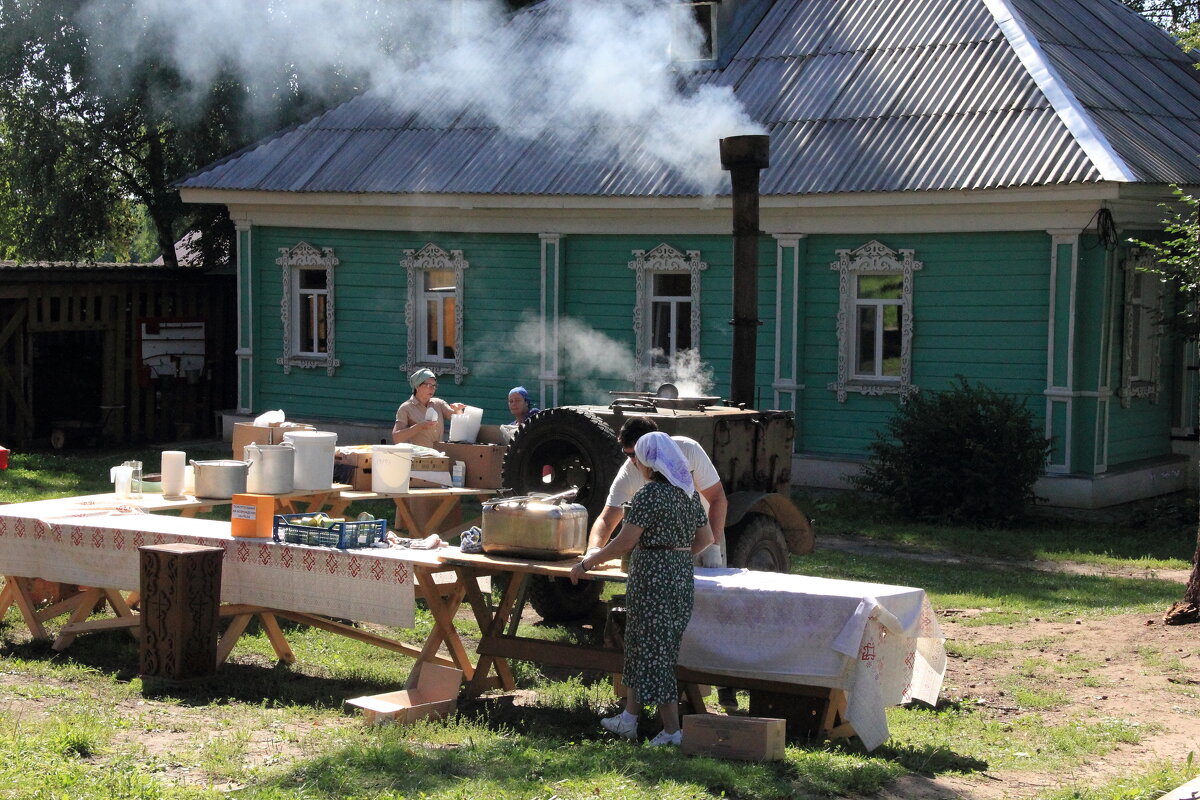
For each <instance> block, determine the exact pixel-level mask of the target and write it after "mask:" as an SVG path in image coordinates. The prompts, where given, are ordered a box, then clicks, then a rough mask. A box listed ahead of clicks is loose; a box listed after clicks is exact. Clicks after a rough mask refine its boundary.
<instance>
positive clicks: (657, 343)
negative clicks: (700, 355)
mask: <svg viewBox="0 0 1200 800" xmlns="http://www.w3.org/2000/svg"><path fill="white" fill-rule="evenodd" d="M629 268H630V269H631V270H633V271H634V272H635V273H636V281H637V297H636V300H635V305H634V309H633V332H634V338H635V340H636V351H637V352H636V354H635V357H636V359H637V364H638V367H639V370H640V372H639V373H638V374H637V375H636V376H634V380H635V382H637V383H639V384H640V383H643V382H645V381H647V380H649V379H650V377H651V372H652V370H653V369H654V368H661V367H664V366H667V365H668V364H670V363H671V361H672V360H673V359H677V358H678V357H680V356H681V355H683V354H684V353H685V352H686V351H689V350H691V351H696V350H699V346H700V273H701V272H703V271H704V270H706V269H708V264H706V263H705V262H703V261H701V260H700V251H699V250H689V251H687V253H686V254H685V253H683V252H681V251H679V250H676V249H675V248H674V247H671V246H670V245H669V244H665V243H664V244H660V245H659V246H658V247H656V248H654V249H653V250H650V251H648V252H647V251H645V250H634V251H633V261H630V262H629Z"/></svg>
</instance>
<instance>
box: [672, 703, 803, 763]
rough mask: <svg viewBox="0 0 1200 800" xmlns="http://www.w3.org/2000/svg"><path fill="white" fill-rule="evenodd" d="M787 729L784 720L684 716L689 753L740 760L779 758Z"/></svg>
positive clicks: (719, 715) (708, 715)
mask: <svg viewBox="0 0 1200 800" xmlns="http://www.w3.org/2000/svg"><path fill="white" fill-rule="evenodd" d="M784 729H785V723H784V721H783V720H781V719H771V718H768V717H728V716H725V715H723V714H688V715H686V716H685V717H684V718H683V744H682V750H683V752H684V753H686V754H687V755H695V756H711V757H713V758H730V759H736V760H739V761H779V760H781V759H782V758H783V739H784V732H785V731H784Z"/></svg>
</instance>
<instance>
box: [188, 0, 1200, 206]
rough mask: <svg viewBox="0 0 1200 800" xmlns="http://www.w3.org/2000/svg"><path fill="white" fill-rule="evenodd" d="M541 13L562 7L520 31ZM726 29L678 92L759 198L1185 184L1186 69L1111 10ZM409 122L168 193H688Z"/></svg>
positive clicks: (981, 10)
mask: <svg viewBox="0 0 1200 800" xmlns="http://www.w3.org/2000/svg"><path fill="white" fill-rule="evenodd" d="M558 2H570V0H545V1H544V2H543V3H541V4H539V5H536V6H534V7H532V9H531V10H530V11H529V12H527V13H532V14H534V17H533V19H537V12H538V10H539V9H543V8H545V7H547V6H549V5H551V4H553V3H558ZM742 10H743V11H744V12H745V13H746V14H752V15H754V16H752V17H747V18H746V19H745V20H743V23H744V27H745V28H747V29H746V30H745V31H743V33H744V38H742V40H741V43H740V45H739V46H738V48H737V49H736V51H735V52H734V53H733V54H732V56H731V57H729V58H728V59H727V60H723V61H722V62H721V63H720V64H718V65H716V66H714V67H713V68H711V69H708V70H706V71H701V72H698V73H695V74H693V75H692V76H691V78H690V82H689V89H690V90H693V91H694V90H697V89H700V88H701V87H703V86H706V85H711V86H722V87H724V86H728V87H731V88H732V90H733V92H734V94H735V96H736V97H737V99H738V100H739V101H740V102H741V103H742V105H743V106H744V107H745V109H746V111H747V113H748V114H749V116H750V117H751V118H752V119H754V120H756V121H757V122H759V123H760V124H761V125H762V126H763V127H764V128H765V129H766V131H767V132H768V133H769V135H770V137H771V168H770V169H768V170H766V171H765V172H764V173H763V177H762V187H761V190H762V193H763V194H764V195H780V196H784V195H805V194H820V193H840V192H903V191H921V190H972V189H994V188H1006V187H1023V186H1053V185H1065V184H1080V183H1095V182H1100V181H1118V182H1144V183H1152V184H1165V183H1183V184H1200V157H1198V155H1200V72H1197V69H1196V61H1197V59H1196V58H1195V56H1194V55H1193V54H1191V53H1187V52H1185V51H1183V50H1182V49H1181V48H1180V47H1179V46H1178V45H1177V44H1176V43H1175V41H1174V40H1173V39H1171V38H1170V37H1169V36H1168V35H1167V34H1166V33H1164V32H1163V31H1162V30H1160V29H1159V28H1157V27H1156V26H1154V25H1152V24H1151V23H1149V22H1148V21H1146V20H1145V19H1144V18H1142V17H1141V16H1140V15H1138V14H1136V13H1135V12H1133V11H1131V10H1129V9H1128V8H1127V7H1125V6H1124V5H1123V4H1122V3H1120V2H1119V1H1118V0H893V2H890V3H867V2H857V0H749V2H747V3H745V4H744V6H743V7H742ZM755 18H756V19H757V23H754V19H755ZM533 30H535V31H536V26H534V27H533ZM524 46H536V42H533V43H532V44H531V43H530V42H528V41H526V42H525V44H524ZM531 80H536V76H532V77H531ZM407 108H408V110H404V109H400V108H398V107H396V106H395V105H394V103H393V102H392V101H391V100H389V99H388V98H385V97H382V96H379V95H376V94H372V93H367V94H364V95H362V96H359V97H357V98H354V99H353V100H350V101H349V102H347V103H345V104H343V105H341V106H339V107H337V108H334V109H332V110H331V111H329V112H327V113H325V114H323V115H321V116H320V117H317V118H316V119H314V120H312V121H310V122H308V123H306V124H304V125H301V126H299V127H296V128H294V129H291V130H289V131H285V132H282V133H279V134H277V135H275V136H273V137H270V138H268V139H266V140H264V141H262V142H260V143H258V144H257V145H255V146H253V147H250V148H247V149H246V150H244V151H242V152H240V153H237V154H234V155H233V156H231V157H229V158H227V159H225V160H223V161H221V162H218V163H216V164H213V165H210V166H209V167H206V168H205V169H203V170H201V171H199V172H197V173H195V174H193V175H191V176H188V177H187V178H185V179H183V180H182V181H181V182H180V186H181V187H183V188H194V189H218V190H252V191H271V192H335V193H388V194H418V193H455V194H481V195H562V196H566V195H577V196H601V197H603V196H610V197H645V196H692V195H697V194H700V193H701V190H700V189H699V188H698V187H696V186H695V185H693V184H692V183H690V182H689V181H688V180H686V179H685V178H684V177H682V176H681V175H680V174H678V173H677V172H675V171H674V170H673V169H672V168H670V167H668V166H665V165H663V164H662V163H661V162H659V161H657V160H656V159H654V158H652V157H649V156H648V155H647V153H646V151H645V150H644V149H641V148H639V146H638V142H637V141H634V142H632V143H630V144H629V146H624V147H621V148H619V150H618V148H615V147H600V148H593V149H591V150H587V151H582V152H581V151H579V150H578V149H576V148H575V147H573V146H572V147H563V146H562V145H563V143H562V142H560V141H556V139H557V138H558V137H557V135H556V134H553V133H549V134H542V135H541V136H538V137H536V138H532V139H530V138H522V137H520V136H517V135H514V134H512V133H508V132H505V131H502V130H500V129H498V128H496V127H494V126H492V125H489V124H487V123H486V122H483V121H482V119H481V115H478V114H475V113H471V109H463V113H461V114H457V115H449V114H445V113H441V114H438V115H437V118H436V119H437V120H440V121H433V122H431V120H430V117H429V115H423V114H421V113H414V112H413V111H412V110H411V109H412V108H413V105H412V104H411V103H410V104H409V105H408V106H407ZM714 150H715V143H714ZM725 186H726V189H725V191H727V190H728V184H727V182H726V184H725Z"/></svg>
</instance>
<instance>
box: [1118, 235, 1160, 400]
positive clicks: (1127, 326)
mask: <svg viewBox="0 0 1200 800" xmlns="http://www.w3.org/2000/svg"><path fill="white" fill-rule="evenodd" d="M1153 263H1154V255H1153V253H1150V252H1149V251H1145V250H1142V249H1141V248H1136V247H1135V248H1133V249H1132V250H1130V252H1129V255H1128V256H1127V257H1126V259H1125V261H1124V263H1123V264H1122V265H1121V267H1122V269H1123V270H1124V276H1125V292H1124V295H1125V303H1124V310H1125V314H1124V324H1123V326H1122V328H1123V329H1122V336H1121V388H1120V389H1119V390H1117V395H1118V396H1119V397H1120V398H1121V407H1122V408H1129V406H1130V405H1131V404H1132V402H1133V399H1134V398H1135V397H1145V398H1148V399H1149V400H1150V402H1151V403H1157V402H1158V395H1159V392H1160V391H1161V389H1162V377H1161V374H1162V373H1161V371H1162V336H1163V334H1162V328H1161V327H1160V323H1161V322H1162V320H1163V316H1164V311H1163V298H1164V297H1165V292H1163V291H1162V290H1161V287H1159V292H1158V297H1157V301H1155V300H1151V302H1150V303H1146V302H1144V300H1143V302H1142V303H1138V304H1135V303H1134V287H1135V284H1136V282H1137V277H1138V273H1139V272H1142V271H1145V270H1146V269H1148V268H1149V267H1150V266H1151V265H1152V264H1153ZM1143 285H1145V284H1143ZM1139 314H1145V318H1144V319H1143V320H1142V325H1141V326H1140V328H1141V329H1142V332H1143V333H1142V335H1143V336H1145V335H1147V334H1146V331H1148V330H1151V329H1153V330H1155V333H1153V334H1150V337H1151V339H1152V340H1153V345H1152V346H1151V347H1150V363H1149V364H1147V365H1145V367H1144V369H1145V370H1146V371H1147V372H1148V373H1149V374H1148V375H1145V376H1141V375H1140V376H1138V377H1139V380H1133V375H1132V372H1133V361H1134V355H1135V353H1136V351H1137V350H1138V348H1139V347H1140V346H1141V342H1136V341H1134V335H1133V332H1134V328H1135V323H1136V321H1137V316H1138V315H1139Z"/></svg>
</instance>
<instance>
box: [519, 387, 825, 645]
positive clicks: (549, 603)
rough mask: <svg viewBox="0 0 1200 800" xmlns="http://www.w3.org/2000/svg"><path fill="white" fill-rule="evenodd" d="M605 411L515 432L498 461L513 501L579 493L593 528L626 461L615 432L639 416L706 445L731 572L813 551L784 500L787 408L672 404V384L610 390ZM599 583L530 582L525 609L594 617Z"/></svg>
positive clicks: (775, 565) (569, 409)
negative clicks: (722, 499) (719, 494)
mask: <svg viewBox="0 0 1200 800" xmlns="http://www.w3.org/2000/svg"><path fill="white" fill-rule="evenodd" d="M613 394H614V395H615V399H614V400H613V402H612V403H611V404H610V405H608V406H595V405H582V406H560V407H557V408H550V409H546V410H545V411H542V412H540V413H538V414H536V415H534V416H533V417H531V418H530V419H529V420H527V421H526V422H525V423H524V424H522V425H521V426H520V427H519V428H518V429H517V430H516V432H515V434H514V436H513V439H512V442H511V443H510V444H509V446H508V450H507V452H506V453H505V456H504V466H503V473H502V475H503V483H504V486H505V488H507V489H510V490H512V491H513V492H514V493H516V494H518V495H526V494H531V493H534V492H543V493H556V492H559V491H563V490H566V489H570V488H571V487H576V488H577V490H578V491H577V493H576V496H575V502H577V503H580V504H582V505H583V506H585V507H586V508H587V510H588V524H589V526H590V525H591V523H592V522H594V521H595V519H596V517H597V516H599V514H600V512H601V511H602V510H603V508H604V501H605V499H606V498H607V497H608V489H609V486H610V485H611V484H612V482H613V479H614V478H615V477H616V475H617V471H618V470H619V469H620V468H621V465H622V463H623V462H624V458H625V457H624V456H623V455H622V453H621V447H620V444H619V443H618V441H617V431H619V430H620V429H621V425H623V424H624V422H625V420H626V419H628V418H629V417H633V416H646V417H650V418H652V419H653V420H654V422H655V423H656V424H657V425H658V428H659V430H661V431H663V432H664V433H667V434H669V435H671V436H687V437H688V438H691V439H695V440H696V441H697V442H699V443H700V444H701V446H703V447H704V450H705V452H707V453H708V455H709V457H710V458H711V459H712V462H713V464H714V465H715V466H716V468H717V472H718V473H719V474H720V476H721V484H722V486H723V487H724V489H725V493H726V496H727V497H728V500H729V512H728V516H727V517H726V520H725V535H726V538H727V553H728V561H729V566H731V567H746V568H749V569H759V570H770V571H775V572H787V571H788V562H789V557H790V556H789V554H795V555H804V554H805V553H809V552H811V551H812V549H813V529H812V522H811V520H810V519H809V518H808V517H807V516H806V515H805V514H804V513H803V512H801V511H800V509H798V508H797V507H796V505H795V504H794V503H793V502H792V501H791V499H790V497H789V496H788V490H789V484H790V479H791V464H792V442H793V440H794V438H795V420H794V416H793V414H792V412H790V411H754V410H750V409H746V408H742V407H734V406H728V405H723V404H721V401H720V398H716V397H682V398H681V397H677V396H672V395H673V394H674V393H673V392H672V391H671V390H670V389H669V385H667V386H664V387H661V388H660V389H659V391H658V392H656V393H649V392H614V393H613ZM602 588H603V587H602V585H601V583H600V582H599V581H582V582H580V583H579V584H577V585H575V586H572V585H571V584H570V582H569V581H566V580H556V579H551V578H535V579H534V580H532V581H531V582H530V585H529V602H530V604H531V605H532V606H533V608H534V610H535V611H537V612H538V613H539V614H540V615H541V616H542V618H543V619H546V620H550V621H565V620H570V619H577V618H579V617H582V616H585V615H587V614H588V613H590V612H591V610H592V609H593V608H594V607H595V605H596V603H597V602H598V600H599V597H600V591H601V589H602Z"/></svg>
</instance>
